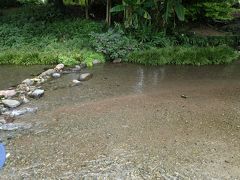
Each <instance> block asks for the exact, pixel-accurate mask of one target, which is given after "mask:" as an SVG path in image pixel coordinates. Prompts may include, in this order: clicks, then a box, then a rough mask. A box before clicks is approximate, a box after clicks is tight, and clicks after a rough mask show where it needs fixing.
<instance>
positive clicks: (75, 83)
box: [72, 79, 81, 86]
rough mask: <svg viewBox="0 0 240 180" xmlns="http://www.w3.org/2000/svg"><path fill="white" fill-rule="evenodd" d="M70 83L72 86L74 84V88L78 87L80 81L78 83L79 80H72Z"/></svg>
mask: <svg viewBox="0 0 240 180" xmlns="http://www.w3.org/2000/svg"><path fill="white" fill-rule="evenodd" d="M72 82H73V84H74V85H75V86H78V85H80V84H81V81H79V80H77V79H74V80H73V81H72Z"/></svg>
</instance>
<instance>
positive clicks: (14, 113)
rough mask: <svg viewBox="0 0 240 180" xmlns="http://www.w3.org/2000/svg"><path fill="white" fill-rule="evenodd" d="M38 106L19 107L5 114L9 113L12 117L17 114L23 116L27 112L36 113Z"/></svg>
mask: <svg viewBox="0 0 240 180" xmlns="http://www.w3.org/2000/svg"><path fill="white" fill-rule="evenodd" d="M37 110H38V108H37V107H35V108H22V109H18V110H13V111H8V112H5V113H4V115H8V116H10V117H16V116H21V115H24V114H27V113H35V112H37Z"/></svg>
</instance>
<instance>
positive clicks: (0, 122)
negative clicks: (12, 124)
mask: <svg viewBox="0 0 240 180" xmlns="http://www.w3.org/2000/svg"><path fill="white" fill-rule="evenodd" d="M6 123H7V122H6V120H5V119H4V118H3V117H0V125H1V124H6Z"/></svg>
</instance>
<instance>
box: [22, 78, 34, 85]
mask: <svg viewBox="0 0 240 180" xmlns="http://www.w3.org/2000/svg"><path fill="white" fill-rule="evenodd" d="M22 83H23V84H26V85H28V86H32V85H33V84H34V81H33V80H32V79H25V80H24V81H23V82H22Z"/></svg>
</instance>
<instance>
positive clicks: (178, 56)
mask: <svg viewBox="0 0 240 180" xmlns="http://www.w3.org/2000/svg"><path fill="white" fill-rule="evenodd" d="M238 57H239V53H237V52H236V51H234V50H233V49H232V48H230V47H228V46H218V47H168V48H158V49H157V48H154V49H149V50H144V51H136V52H133V53H130V55H129V57H128V59H127V62H131V63H138V64H144V65H164V64H176V65H198V66H199V65H208V64H228V63H231V62H233V61H234V60H237V59H238Z"/></svg>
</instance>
